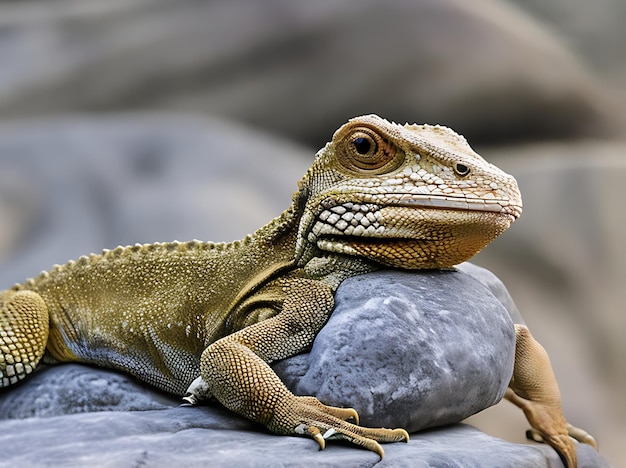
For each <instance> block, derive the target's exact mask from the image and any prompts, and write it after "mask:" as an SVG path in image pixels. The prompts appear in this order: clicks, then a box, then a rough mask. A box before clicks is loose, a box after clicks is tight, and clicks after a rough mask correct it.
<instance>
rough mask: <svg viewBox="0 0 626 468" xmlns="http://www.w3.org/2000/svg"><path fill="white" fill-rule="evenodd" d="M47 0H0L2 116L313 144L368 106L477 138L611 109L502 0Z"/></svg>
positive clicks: (582, 74) (544, 131) (549, 130)
mask: <svg viewBox="0 0 626 468" xmlns="http://www.w3.org/2000/svg"><path fill="white" fill-rule="evenodd" d="M48 3H49V2H41V1H34V2H33V1H31V2H26V3H24V2H3V3H0V31H1V32H2V34H1V36H0V37H1V38H2V47H1V48H0V63H2V64H3V66H2V67H1V68H0V116H2V117H4V118H7V117H15V116H20V117H23V116H32V115H39V114H42V113H46V114H50V113H59V112H62V113H67V112H93V111H103V110H105V111H111V110H117V111H120V110H133V109H177V110H180V111H193V112H201V113H211V114H214V115H219V116H222V117H228V118H232V119H235V120H239V121H243V122H247V123H249V124H252V125H254V126H257V127H260V128H264V129H266V130H269V131H271V132H274V133H278V134H282V135H285V136H289V137H292V138H296V139H298V140H299V141H303V142H307V143H309V144H311V145H313V146H314V147H318V146H319V145H321V144H323V143H324V142H325V141H327V140H328V138H329V136H330V134H331V133H332V132H333V131H334V130H335V129H336V128H337V127H338V126H339V125H340V124H342V123H343V122H344V121H345V120H346V118H348V117H352V116H354V115H358V114H363V113H370V112H372V111H375V112H377V113H379V114H380V115H384V116H386V117H388V118H391V119H394V120H397V121H401V122H404V121H407V120H409V121H412V122H413V121H417V122H420V123H421V122H429V123H441V124H446V125H450V126H452V127H454V128H455V129H456V130H457V131H460V132H461V133H463V134H464V135H465V136H467V137H468V138H469V140H470V141H472V142H474V143H477V142H482V143H485V142H493V141H503V140H511V139H515V140H530V139H534V138H538V137H539V138H558V137H562V136H565V137H572V136H578V135H581V134H594V135H598V134H605V132H608V128H607V127H608V126H610V124H612V123H613V122H614V119H612V118H610V117H609V118H607V115H606V114H607V112H605V108H606V104H607V102H608V103H610V102H611V101H610V100H608V99H605V97H604V94H605V88H604V87H603V85H602V84H601V83H600V82H599V80H597V78H596V77H594V76H593V75H592V74H591V73H589V72H588V71H587V70H586V69H585V67H584V66H583V65H582V64H581V63H580V62H579V60H578V59H577V57H576V56H575V55H574V54H573V53H572V52H571V51H569V50H568V49H567V47H566V46H565V41H563V40H561V39H560V38H559V37H558V36H556V35H554V34H552V33H551V32H550V30H549V29H548V28H546V27H545V26H544V25H543V24H542V23H540V22H539V21H536V20H534V19H533V18H532V17H531V16H529V15H527V14H525V13H524V12H523V11H522V10H521V9H517V8H515V7H513V6H511V5H510V4H509V2H507V1H504V0H475V1H474V2H471V3H467V2H459V1H457V0H422V1H420V2H406V1H403V0H390V1H387V2H385V5H384V7H381V6H380V5H379V4H378V3H377V2H372V1H367V2H364V1H362V0H342V1H339V2H307V3H302V2H297V3H294V2H290V1H288V0H272V1H269V2H268V1H266V2H263V3H259V2H256V1H251V0H247V1H238V2H217V3H216V2H197V1H194V0H179V1H177V2H176V3H175V4H172V3H170V2H167V1H164V0H152V1H149V2H146V1H143V0H123V1H120V0H117V1H109V2H106V5H103V4H102V2H100V1H98V0H82V1H80V2H75V1H74V2H68V3H71V8H58V7H55V6H54V5H52V4H50V5H49V6H48ZM617 24H618V25H619V24H621V23H620V22H619V21H618V22H617ZM372 30H375V31H376V34H371V31H372ZM609 133H610V132H609Z"/></svg>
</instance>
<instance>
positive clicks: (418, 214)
mask: <svg viewBox="0 0 626 468" xmlns="http://www.w3.org/2000/svg"><path fill="white" fill-rule="evenodd" d="M521 211H522V201H521V196H520V192H519V190H518V187H517V183H516V181H515V179H514V178H513V177H512V176H510V175H508V174H506V173H504V172H503V171H501V170H499V169H498V168H496V167H495V166H493V165H491V164H489V163H487V162H486V161H485V160H484V159H482V158H481V157H480V156H479V155H478V154H476V153H475V152H474V151H473V150H472V149H471V147H470V146H469V145H468V143H467V141H466V140H465V139H464V138H463V137H462V136H460V135H458V134H457V133H455V132H454V131H452V130H450V129H448V128H446V127H442V126H430V125H409V124H406V125H403V126H402V125H398V124H395V123H390V122H388V121H386V120H384V119H382V118H380V117H378V116H375V115H368V116H362V117H358V118H354V119H352V120H350V121H349V122H348V123H347V124H345V125H343V126H342V127H340V128H339V129H338V130H337V131H336V132H335V134H334V136H333V138H332V141H331V142H329V143H328V144H326V146H325V147H324V148H323V149H321V150H320V151H319V152H318V153H317V155H316V157H315V160H314V162H313V165H312V166H311V167H310V169H309V170H308V171H307V173H306V175H305V176H304V177H303V179H302V180H301V181H300V182H299V184H298V190H297V191H296V192H295V194H294V196H293V202H292V204H291V206H290V208H289V209H287V210H286V211H285V212H284V213H282V214H281V215H280V216H279V217H278V218H276V219H274V220H273V221H271V222H270V223H269V224H267V225H266V226H264V227H262V228H261V229H259V230H258V231H256V232H255V233H254V234H251V235H248V236H246V237H245V238H244V239H242V240H240V241H235V242H232V243H227V244H224V243H209V242H201V241H191V242H184V243H179V242H170V243H156V244H149V245H135V246H129V247H118V248H116V249H114V250H110V251H109V250H105V251H103V252H102V253H101V254H98V255H96V254H92V255H90V256H84V257H81V258H80V259H78V260H77V261H70V262H68V263H67V264H65V265H62V266H58V265H57V266H55V267H54V268H52V269H51V270H50V271H49V272H44V273H41V274H40V275H39V276H37V277H35V278H34V279H29V280H27V281H26V282H24V283H23V284H18V285H15V286H14V287H13V288H12V289H9V290H7V291H4V292H2V293H0V387H7V386H9V385H11V384H14V383H15V382H17V381H19V380H21V379H23V378H25V377H26V376H27V375H28V374H30V373H31V372H33V370H34V369H35V368H36V367H37V365H38V363H39V362H40V360H41V359H42V357H44V358H45V359H44V360H45V361H49V362H50V361H53V362H68V361H75V362H85V363H91V364H96V365H100V366H105V367H109V368H113V369H118V370H120V371H124V372H127V373H129V374H132V375H133V376H135V377H136V378H138V379H140V380H142V381H144V382H146V383H148V384H150V385H153V386H156V387H158V388H160V389H162V390H165V391H167V392H171V393H174V394H178V395H181V396H182V395H185V394H189V396H188V399H189V401H192V402H197V401H199V400H200V399H202V398H207V397H213V398H215V399H217V400H219V401H220V402H221V403H222V404H223V405H224V406H225V407H227V408H229V409H230V410H232V411H234V412H236V413H238V414H240V415H243V416H244V417H246V418H249V419H251V420H253V421H256V422H259V423H261V424H264V425H265V426H266V427H267V428H269V429H270V430H271V431H273V432H276V433H278V434H290V435H295V434H299V435H306V436H310V437H312V438H313V439H314V440H316V441H317V443H318V444H319V446H320V448H322V449H323V448H324V447H325V444H326V440H328V439H345V440H348V441H350V442H352V443H353V444H356V445H359V446H363V447H365V448H367V449H370V450H373V451H374V452H376V453H377V454H379V456H380V457H382V456H383V453H384V452H383V449H382V448H381V446H380V445H379V443H383V442H393V441H408V439H409V435H408V434H407V432H406V431H405V430H403V429H382V428H381V429H375V428H365V427H361V426H359V425H358V415H357V414H356V412H355V411H354V410H353V409H350V408H336V407H330V406H326V405H324V404H322V403H321V402H320V401H318V400H317V399H316V398H314V397H307V396H304V397H303V396H295V395H294V394H292V393H291V392H290V391H289V390H288V389H287V388H286V387H285V385H284V384H283V383H282V382H281V381H280V379H279V378H278V377H277V376H276V374H275V373H274V372H273V371H272V369H271V368H270V367H269V365H268V363H270V362H272V361H275V360H279V359H283V358H286V357H289V356H292V355H294V354H296V353H299V352H302V351H303V350H306V349H307V348H308V347H310V345H311V344H312V342H313V339H314V338H315V336H316V334H317V332H318V331H319V330H320V329H321V327H323V326H324V324H325V322H326V321H327V319H328V317H329V316H330V314H331V312H332V310H333V293H334V291H335V290H336V289H337V287H338V286H339V284H340V283H341V282H342V281H343V280H344V279H346V278H348V277H351V276H354V275H358V274H362V273H366V272H369V271H373V270H376V269H380V268H385V267H391V268H404V269H428V268H451V267H453V266H454V265H456V264H458V263H460V262H463V261H465V260H467V259H469V258H470V257H472V256H473V255H474V254H476V253H477V252H478V251H479V250H481V249H482V248H483V247H485V246H486V245H487V244H489V243H490V242H491V241H492V240H493V239H494V238H496V237H497V236H499V235H500V234H501V233H503V232H504V231H505V230H506V229H507V228H508V227H509V226H510V225H511V223H512V222H513V221H514V220H515V219H516V218H517V217H519V216H520V214H521ZM515 327H516V328H515V330H516V359H515V366H514V370H513V376H512V378H511V382H510V387H509V390H508V391H507V395H506V397H507V398H508V399H510V400H511V401H512V402H513V403H515V404H516V405H518V406H519V407H520V408H522V409H523V410H524V412H525V414H526V416H527V418H528V421H529V422H530V425H531V426H532V428H533V430H534V431H535V434H537V435H538V437H541V438H542V439H543V440H544V441H546V442H547V443H549V444H550V445H552V446H553V447H554V448H555V449H556V450H557V451H558V453H559V454H560V455H561V457H562V459H563V460H564V461H565V462H566V463H567V465H568V466H570V467H573V466H576V450H575V446H574V442H573V440H572V438H571V437H570V436H572V437H574V438H576V439H578V440H580V441H584V442H589V443H593V439H592V438H591V437H590V436H588V435H587V434H586V433H585V432H584V431H582V430H580V429H577V428H573V427H571V426H568V425H567V423H566V421H565V418H564V417H563V415H562V411H561V400H560V394H559V389H558V386H557V383H556V380H555V377H554V374H553V372H552V369H551V366H550V362H549V360H548V357H547V355H546V353H545V351H544V350H543V348H542V347H541V346H540V345H539V344H538V343H537V342H536V341H535V340H534V339H533V337H532V336H531V335H530V333H529V331H528V329H527V328H526V327H525V326H523V325H516V326H515ZM350 420H352V421H353V422H350Z"/></svg>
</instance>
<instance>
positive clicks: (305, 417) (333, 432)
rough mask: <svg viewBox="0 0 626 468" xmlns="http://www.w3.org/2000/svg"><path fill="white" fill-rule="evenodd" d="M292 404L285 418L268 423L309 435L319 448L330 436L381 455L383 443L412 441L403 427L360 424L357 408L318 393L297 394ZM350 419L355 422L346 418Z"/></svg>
mask: <svg viewBox="0 0 626 468" xmlns="http://www.w3.org/2000/svg"><path fill="white" fill-rule="evenodd" d="M289 406H290V407H289V410H288V414H287V416H286V418H285V419H283V418H280V419H281V420H280V421H279V422H278V423H277V424H270V425H268V427H269V428H270V429H271V430H273V431H275V432H278V433H292V434H293V433H295V434H298V435H305V436H309V437H311V438H313V439H314V440H315V441H316V442H317V443H318V444H319V446H320V450H323V449H324V448H326V441H327V440H347V441H348V442H350V443H352V444H354V445H357V446H360V447H363V448H365V449H368V450H371V451H372V452H375V453H376V454H378V456H379V457H380V458H381V459H382V458H383V457H384V455H385V452H384V450H383V448H382V447H381V446H380V443H385V442H400V441H404V442H408V441H409V434H408V433H407V432H406V431H405V430H404V429H385V428H368V427H361V426H358V425H357V424H358V421H359V419H358V414H357V412H356V411H355V410H354V409H352V408H337V407H334V406H326V405H324V404H323V403H321V402H320V401H319V400H318V399H317V398H315V397H295V400H294V401H293V402H292V404H291V405H289ZM349 419H352V420H354V421H355V423H356V424H352V423H350V422H347V421H346V420H349ZM275 422H276V420H275ZM379 442H380V443H379Z"/></svg>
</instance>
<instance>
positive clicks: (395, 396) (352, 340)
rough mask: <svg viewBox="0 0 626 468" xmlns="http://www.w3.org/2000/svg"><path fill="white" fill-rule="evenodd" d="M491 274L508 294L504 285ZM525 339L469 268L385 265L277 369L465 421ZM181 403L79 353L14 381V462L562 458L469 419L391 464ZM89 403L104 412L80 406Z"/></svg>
mask: <svg viewBox="0 0 626 468" xmlns="http://www.w3.org/2000/svg"><path fill="white" fill-rule="evenodd" d="M469 269H472V268H471V267H469ZM473 270H474V272H475V273H478V274H479V276H481V277H483V278H486V277H489V275H486V274H485V273H484V272H480V270H479V269H473ZM490 281H491V286H492V289H493V290H494V291H498V290H500V289H504V287H503V286H502V285H501V284H498V282H497V280H494V279H493V278H491V279H490ZM498 295H502V291H500V292H499V293H498ZM512 338H513V335H512V326H511V320H510V318H509V317H508V314H507V311H506V309H505V308H504V307H503V306H502V305H501V304H500V303H499V302H498V301H497V300H496V298H495V296H494V295H493V294H491V292H489V290H488V289H487V288H486V287H485V286H483V285H482V284H481V283H480V282H479V281H478V280H476V279H474V278H472V277H471V276H469V275H468V274H466V273H462V272H455V271H445V272H436V271H433V272H431V271H426V272H420V273H413V274H410V273H405V272H398V271H391V272H389V271H388V272H378V273H374V274H370V275H364V276H361V277H355V278H352V279H350V280H349V281H347V282H345V283H344V284H343V285H342V287H341V288H340V290H339V292H338V294H337V309H336V312H335V313H334V314H333V316H332V318H331V320H330V321H329V323H328V324H327V326H326V327H325V328H324V329H323V330H322V332H320V334H319V335H318V338H317V340H316V342H315V344H314V346H313V349H312V350H311V353H310V355H302V356H296V357H294V358H290V359H288V360H286V361H284V362H283V364H279V365H278V366H277V368H279V369H280V372H281V374H283V378H285V380H287V381H288V383H289V384H290V385H291V386H295V387H296V389H299V390H301V389H306V390H309V389H316V390H313V393H315V394H316V395H318V396H319V397H320V398H323V399H335V400H336V401H338V402H348V404H350V405H354V406H355V407H357V408H358V409H359V410H360V411H361V415H362V416H363V418H362V421H363V422H364V423H365V422H366V420H367V421H369V422H368V423H367V424H374V423H375V424H383V423H384V424H386V425H389V426H393V427H395V426H399V425H405V426H406V427H409V428H410V429H411V430H417V429H420V428H424V427H427V426H430V425H438V424H445V423H448V422H452V421H458V420H459V419H460V418H462V417H464V415H465V414H467V413H471V412H473V411H478V410H480V409H482V408H483V407H485V406H488V405H490V404H492V403H493V402H495V401H497V400H498V399H499V398H500V397H501V395H502V392H503V391H504V388H505V387H506V384H507V382H508V378H509V376H510V370H511V364H512V362H511V354H512V344H513V340H512ZM466 346H470V347H471V349H470V350H468V349H467V348H466ZM498 350H499V352H500V355H497V354H496V353H497V352H498ZM498 356H499V357H500V359H498ZM303 362H305V363H306V364H305V366H304V367H303V366H302V363H303ZM292 363H294V364H292ZM104 382H108V383H109V385H105V384H104ZM473 386H480V388H474V387H473ZM50 392H52V393H55V395H50ZM48 401H55V402H56V403H57V404H58V406H56V405H51V404H48V403H46V402H48ZM30 402H32V403H30ZM41 402H44V404H42V403H41ZM326 402H327V403H330V402H329V401H326ZM175 405H176V401H175V400H174V399H172V398H170V397H164V396H163V395H161V394H159V393H155V392H152V391H150V392H148V393H146V392H145V389H142V388H141V387H140V386H138V384H137V383H136V382H134V381H132V379H130V378H128V377H125V376H122V375H120V374H118V373H114V372H111V371H106V370H99V369H93V368H90V367H86V366H80V365H76V364H67V365H60V366H54V367H51V368H48V369H46V370H44V371H43V372H40V373H39V374H38V375H36V376H34V377H33V378H31V379H30V380H27V381H24V382H23V383H21V384H20V385H18V386H16V387H14V388H10V389H6V390H3V391H2V392H1V395H0V415H2V416H4V417H7V416H8V417H10V418H23V419H12V420H4V421H2V422H0V427H1V429H2V430H0V447H3V449H2V460H1V461H0V466H7V467H8V466H42V465H48V466H49V465H53V466H58V465H74V464H80V465H98V466H115V467H119V466H137V465H147V466H155V467H160V466H164V467H165V466H188V467H194V466H206V463H207V461H210V463H211V464H215V465H217V466H244V467H245V466H255V467H262V466H310V465H314V466H338V465H340V466H374V465H376V466H383V467H400V466H402V467H404V466H407V464H409V465H410V466H424V467H426V466H435V465H436V466H443V465H446V466H447V465H448V464H450V465H452V464H454V465H455V466H481V467H500V466H502V463H503V460H504V459H505V460H506V463H508V464H510V465H512V466H519V467H553V466H558V463H559V458H558V455H557V454H556V452H554V451H553V450H552V449H551V448H549V447H547V446H541V445H533V446H528V445H519V444H512V443H510V442H505V441H503V440H500V439H497V438H494V437H492V436H488V435H486V434H483V433H481V432H480V431H478V430H477V429H475V428H472V427H470V426H467V425H462V424H456V425H451V426H447V427H445V428H442V429H437V430H430V431H425V432H419V433H417V434H414V435H413V436H412V439H411V441H410V442H409V443H408V444H402V443H397V444H389V445H385V452H386V456H385V458H384V459H383V460H382V461H381V462H380V463H378V457H377V456H376V455H375V454H373V453H371V452H367V451H364V450H359V449H356V448H354V447H350V446H347V445H345V444H340V443H333V442H330V443H329V444H328V448H327V450H326V451H324V452H320V451H319V450H318V449H317V445H316V444H315V443H314V442H313V441H311V440H307V439H304V438H295V437H279V436H275V435H272V434H269V433H267V431H265V430H263V429H262V428H261V427H260V426H258V425H255V424H253V423H250V422H248V421H246V420H244V419H243V418H240V417H238V416H235V415H234V414H233V413H230V412H228V411H226V410H225V409H223V408H222V407H220V406H219V405H217V404H212V405H210V406H208V407H196V408H185V407H176V406H175ZM33 408H39V410H33ZM131 409H134V410H135V411H129V410H131ZM111 410H112V411H111ZM137 410H138V411H137ZM77 411H90V412H86V413H82V414H71V413H75V412H77ZM93 411H99V412H93ZM378 411H379V412H381V414H375V413H376V412H378ZM63 412H67V413H68V414H65V415H62V414H61V413H63ZM9 413H10V414H9ZM44 416H46V417H44ZM387 423H388V424H387ZM76 428H80V430H76ZM523 430H524V428H523V427H520V431H523ZM33 441H36V443H33ZM578 452H579V457H580V462H581V463H580V466H581V468H582V467H584V466H597V467H604V466H608V464H607V463H606V462H605V461H604V460H603V459H602V458H601V457H599V455H597V453H596V452H595V451H594V450H593V449H591V448H590V447H586V446H583V445H582V444H581V445H579V446H578ZM377 463H378V464H377ZM459 464H461V465H459Z"/></svg>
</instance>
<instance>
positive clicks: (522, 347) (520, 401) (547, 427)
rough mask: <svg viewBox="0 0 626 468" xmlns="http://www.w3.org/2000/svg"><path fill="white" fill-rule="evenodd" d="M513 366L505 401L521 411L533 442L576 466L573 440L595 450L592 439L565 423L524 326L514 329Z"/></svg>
mask: <svg viewBox="0 0 626 468" xmlns="http://www.w3.org/2000/svg"><path fill="white" fill-rule="evenodd" d="M515 337H516V345H515V365H514V368H513V377H512V378H511V382H510V384H509V388H508V389H507V392H506V394H505V398H506V399H507V400H509V401H510V402H511V403H513V404H514V405H516V406H518V407H519V408H521V409H522V410H523V411H524V414H525V415H526V418H527V419H528V422H529V423H530V425H531V427H532V429H531V431H529V433H530V434H531V435H532V436H533V437H532V438H533V440H537V441H539V440H541V441H543V442H545V443H547V444H549V445H551V446H552V447H553V448H554V449H555V450H556V451H557V452H558V454H559V456H560V457H561V459H562V460H563V461H564V463H565V465H566V466H567V467H569V468H574V467H576V466H577V461H576V446H575V443H574V439H576V440H578V441H579V442H585V443H589V444H590V445H592V446H594V447H597V445H596V444H595V441H594V440H593V437H591V436H589V435H588V434H587V433H586V432H585V431H583V430H582V429H578V428H574V427H573V426H571V425H570V424H568V423H567V421H566V420H565V417H564V416H563V411H562V408H561V394H560V392H559V387H558V384H557V382H556V378H555V376H554V372H553V371H552V365H551V364H550V359H549V358H548V354H547V353H546V351H545V349H544V348H543V346H541V345H540V344H539V343H538V342H537V341H536V340H535V339H534V338H533V336H532V335H531V334H530V331H529V330H528V328H527V327H526V326H524V325H518V324H516V325H515Z"/></svg>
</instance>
